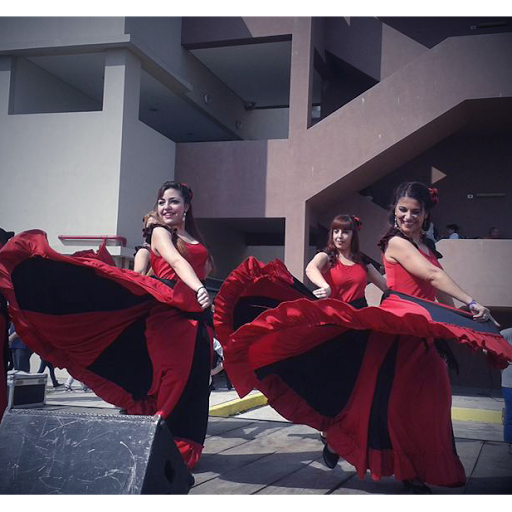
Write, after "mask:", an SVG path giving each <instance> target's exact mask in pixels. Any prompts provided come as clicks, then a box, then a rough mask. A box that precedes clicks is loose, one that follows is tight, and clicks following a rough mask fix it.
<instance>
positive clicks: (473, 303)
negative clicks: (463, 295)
mask: <svg viewBox="0 0 512 512" xmlns="http://www.w3.org/2000/svg"><path fill="white" fill-rule="evenodd" d="M477 304H478V302H477V301H476V300H475V299H471V301H470V302H468V308H470V307H471V306H476V305H477Z"/></svg>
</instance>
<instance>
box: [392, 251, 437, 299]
mask: <svg viewBox="0 0 512 512" xmlns="http://www.w3.org/2000/svg"><path fill="white" fill-rule="evenodd" d="M418 250H419V251H420V254H421V255H422V256H423V257H424V258H426V259H427V260H428V261H430V263H432V264H433V265H435V266H436V267H439V268H443V267H442V266H441V265H440V263H439V261H437V258H436V257H435V256H434V254H432V252H431V251H430V249H429V251H428V254H427V253H425V252H423V251H422V250H421V249H418ZM382 259H383V261H384V268H385V269H386V281H387V284H388V287H389V289H390V290H394V291H396V292H402V293H406V294H407V295H412V296H414V297H419V298H420V299H427V300H431V301H434V300H435V298H436V293H437V290H436V289H435V288H434V287H433V286H432V285H431V284H430V283H428V282H427V281H425V280H423V279H420V278H419V277H416V276H413V275H412V274H410V273H409V272H407V270H405V268H404V267H402V265H400V264H399V263H389V262H388V261H386V258H385V257H384V256H382Z"/></svg>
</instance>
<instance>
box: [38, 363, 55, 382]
mask: <svg viewBox="0 0 512 512" xmlns="http://www.w3.org/2000/svg"><path fill="white" fill-rule="evenodd" d="M45 368H48V370H49V371H50V379H52V384H53V386H54V387H55V386H57V384H58V383H59V381H58V380H57V378H56V377H55V370H54V368H53V364H52V363H49V362H48V361H45V360H44V359H41V365H40V366H39V370H37V373H43V372H44V370H45Z"/></svg>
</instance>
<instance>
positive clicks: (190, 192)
mask: <svg viewBox="0 0 512 512" xmlns="http://www.w3.org/2000/svg"><path fill="white" fill-rule="evenodd" d="M181 186H182V187H185V188H186V189H187V190H188V193H189V195H190V200H191V201H192V198H193V197H194V193H193V192H192V189H191V188H190V187H189V186H188V185H187V184H186V183H181Z"/></svg>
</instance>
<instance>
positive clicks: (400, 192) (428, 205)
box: [377, 181, 439, 252]
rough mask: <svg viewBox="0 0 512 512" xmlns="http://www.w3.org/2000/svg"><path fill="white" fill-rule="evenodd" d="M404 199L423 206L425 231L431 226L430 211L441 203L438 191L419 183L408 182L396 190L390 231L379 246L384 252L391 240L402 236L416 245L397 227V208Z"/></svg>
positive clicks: (391, 207) (389, 225) (390, 214)
mask: <svg viewBox="0 0 512 512" xmlns="http://www.w3.org/2000/svg"><path fill="white" fill-rule="evenodd" d="M402 197H410V198H411V199H416V201H418V202H419V203H420V204H421V206H422V208H423V210H425V220H424V221H423V226H422V227H423V230H425V231H426V230H427V229H428V227H429V226H430V211H431V210H432V208H433V207H434V206H435V205H436V204H437V203H438V201H439V199H438V194H437V189H431V188H429V187H427V186H426V185H424V184H423V183H420V182H419V181H407V182H405V183H402V184H400V185H399V186H398V187H397V189H396V190H395V195H394V199H393V204H392V205H391V206H390V207H389V212H388V230H387V231H386V233H385V234H384V236H383V237H382V238H381V239H380V241H379V243H378V244H377V245H378V246H379V247H380V249H381V251H382V252H384V251H385V250H386V247H387V246H388V242H389V240H390V239H391V238H392V237H394V236H401V237H402V238H405V239H406V240H409V241H410V242H411V243H412V244H413V245H416V244H414V242H413V241H412V240H411V239H409V237H406V236H405V235H404V234H403V233H402V232H401V231H400V230H399V229H398V228H397V227H395V208H396V205H397V203H398V201H400V199H402Z"/></svg>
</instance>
